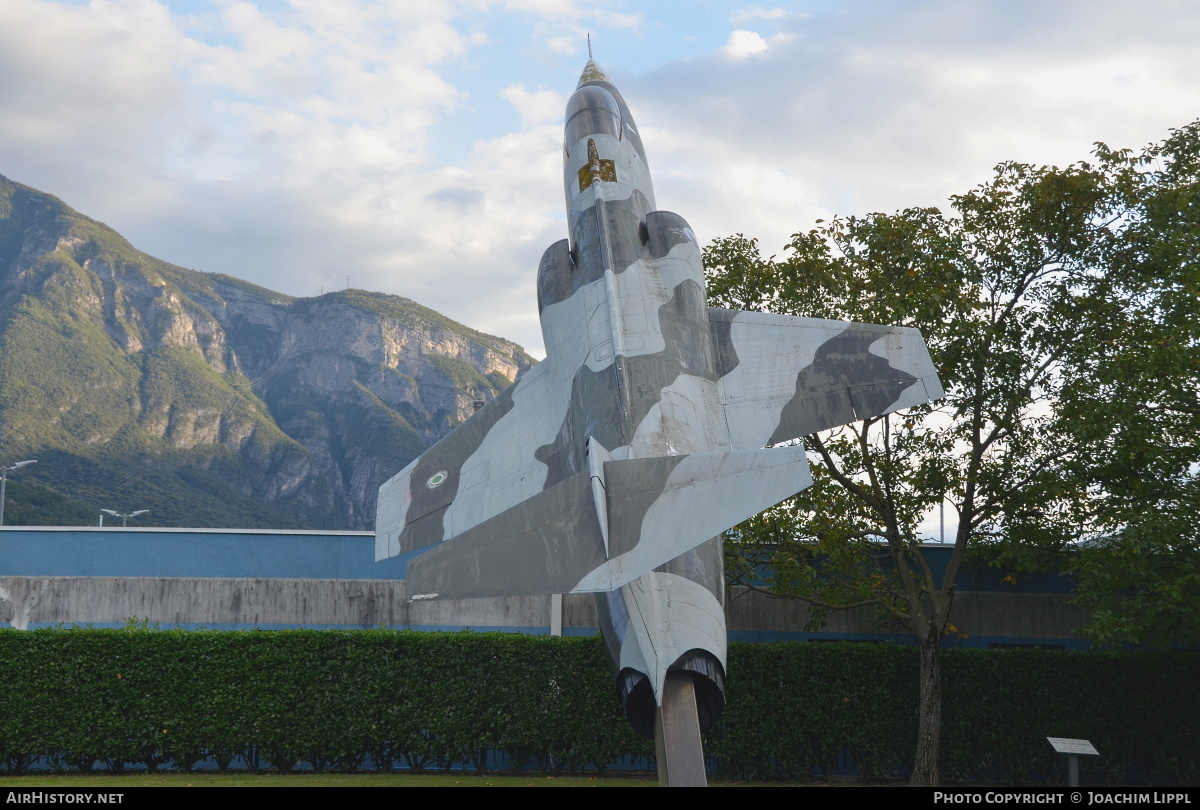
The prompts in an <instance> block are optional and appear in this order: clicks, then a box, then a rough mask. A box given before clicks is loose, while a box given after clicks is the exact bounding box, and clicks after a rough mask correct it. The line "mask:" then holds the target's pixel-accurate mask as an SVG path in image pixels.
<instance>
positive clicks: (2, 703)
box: [0, 629, 1200, 784]
mask: <svg viewBox="0 0 1200 810" xmlns="http://www.w3.org/2000/svg"><path fill="white" fill-rule="evenodd" d="M0 666H2V667H3V671H4V673H5V678H4V680H3V682H2V684H0V759H3V761H4V762H5V763H6V766H7V768H8V770H9V771H21V770H23V769H25V768H27V767H28V766H29V765H30V764H31V763H32V762H33V761H34V760H35V759H37V758H44V759H48V760H49V761H50V762H51V763H53V764H55V765H57V766H62V767H73V768H80V769H85V770H86V769H90V768H94V767H97V765H99V766H101V767H107V768H112V769H115V770H121V769H124V768H125V767H127V766H130V765H137V764H139V763H140V764H144V765H145V766H146V767H148V768H151V769H155V768H158V767H160V766H164V765H167V764H170V765H171V766H172V767H176V768H190V767H192V766H193V765H194V764H195V763H197V762H199V761H200V760H202V759H204V758H206V757H213V758H215V759H216V761H217V762H218V764H219V765H221V766H222V767H228V765H229V764H230V763H231V762H233V761H234V760H235V759H238V758H240V759H241V760H244V761H246V762H249V763H250V764H251V765H252V766H253V767H258V766H260V765H262V766H264V767H265V766H268V765H269V766H270V767H274V768H278V769H280V770H288V769H291V768H294V767H296V766H298V765H301V764H306V765H307V766H309V767H312V768H315V769H319V770H323V769H327V768H339V769H355V768H360V767H380V766H382V767H389V768H390V767H394V766H397V765H398V766H401V767H409V768H415V769H424V768H444V767H448V766H449V765H450V764H451V763H460V764H464V765H467V766H473V767H476V768H483V767H485V765H486V756H487V752H488V751H489V749H490V750H496V751H501V752H505V753H506V754H507V756H508V758H509V761H510V762H511V764H512V767H514V768H526V767H534V768H539V769H542V770H560V769H562V768H567V769H571V770H575V769H580V768H584V767H588V766H592V767H595V766H599V767H603V766H604V765H606V764H609V763H612V762H615V761H617V760H618V759H620V758H622V757H624V756H628V755H633V756H648V755H651V754H653V744H652V743H651V742H649V741H647V740H643V739H642V738H640V737H638V736H637V735H636V734H635V733H634V732H633V731H632V729H631V728H630V727H629V726H628V724H627V723H626V722H625V721H624V719H623V717H622V716H621V711H620V706H619V704H618V701H617V699H616V697H615V694H614V691H613V688H612V682H611V678H610V676H609V670H608V665H607V662H606V660H605V656H604V650H603V646H602V644H601V643H600V640H599V639H598V638H548V637H545V636H522V635H516V634H504V633H499V634H474V633H446V634H442V633H418V632H407V631H387V630H379V631H344V632H343V631H304V630H296V631H282V632H263V631H254V632H215V631H206V632H185V631H156V630H146V629H126V630H90V629H88V630H80V629H71V630H37V631H32V632H21V631H14V630H5V631H0ZM917 666H918V662H917V655H916V649H915V648H911V647H900V646H892V645H863V644H736V643H735V644H731V645H730V652H729V703H728V706H727V707H726V711H725V714H724V716H723V718H722V721H721V723H720V725H719V726H718V727H717V728H715V729H713V730H712V731H711V732H710V733H709V735H708V737H707V740H706V750H707V752H708V754H709V755H710V756H711V757H713V758H714V759H715V761H716V762H717V764H718V766H719V768H720V769H721V770H722V771H723V772H724V773H725V774H727V775H728V776H731V777H734V778H790V779H795V778H802V777H804V776H807V775H808V774H810V773H813V772H814V771H815V772H824V773H829V772H831V771H833V770H834V768H835V767H836V766H837V764H838V762H839V757H841V758H844V757H845V756H847V755H849V756H850V757H852V758H853V761H854V763H855V765H856V767H857V768H858V770H859V772H860V773H862V774H863V775H864V776H885V775H897V774H903V773H905V772H906V769H907V767H908V763H909V762H910V761H911V757H912V754H913V745H914V743H913V740H914V735H915V730H916V721H917ZM943 673H944V676H945V683H944V687H943V692H944V696H945V704H944V708H943V723H944V725H943V732H942V740H943V744H942V751H943V755H942V758H943V767H944V769H945V770H944V773H945V776H946V777H947V778H950V779H998V780H1004V781H1006V782H1022V781H1029V780H1046V781H1059V782H1060V781H1062V777H1063V776H1064V775H1065V766H1064V765H1063V763H1062V761H1061V759H1060V758H1058V757H1057V756H1056V755H1055V754H1054V753H1053V752H1052V751H1051V749H1050V746H1049V745H1048V744H1047V742H1046V740H1045V738H1046V737H1047V736H1051V735H1053V736H1065V737H1082V738H1086V739H1090V740H1091V741H1092V742H1093V743H1094V744H1095V745H1096V747H1097V748H1098V749H1099V751H1100V752H1101V754H1102V757H1101V758H1100V759H1099V760H1098V761H1096V760H1092V761H1090V762H1089V761H1086V760H1085V762H1084V764H1085V765H1086V766H1090V771H1085V774H1084V775H1085V777H1088V778H1090V779H1092V780H1096V781H1119V780H1122V779H1126V778H1128V777H1129V775H1130V774H1131V773H1134V774H1141V775H1142V777H1143V778H1148V779H1150V780H1151V781H1153V782H1155V783H1170V782H1176V783H1188V784H1194V783H1196V782H1197V781H1198V780H1200V766H1198V764H1197V763H1200V735H1198V734H1197V733H1196V729H1197V728H1198V727H1200V696H1198V695H1197V690H1196V688H1195V685H1196V684H1197V683H1198V682H1200V655H1198V654H1195V653H1109V654H1100V653H1069V652H1056V651H1042V650H951V651H947V652H946V653H945V658H944V664H943ZM841 761H842V762H844V761H845V760H844V759H842V760H841Z"/></svg>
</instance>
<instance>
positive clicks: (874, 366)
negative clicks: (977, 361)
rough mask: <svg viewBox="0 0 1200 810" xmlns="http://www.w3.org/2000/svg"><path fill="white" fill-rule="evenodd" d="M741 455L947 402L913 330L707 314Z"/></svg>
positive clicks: (728, 413) (788, 317)
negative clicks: (889, 414)
mask: <svg viewBox="0 0 1200 810" xmlns="http://www.w3.org/2000/svg"><path fill="white" fill-rule="evenodd" d="M709 326H710V329H711V330H712V334H713V342H714V345H715V346H716V350H717V353H718V357H719V365H720V367H721V368H722V369H727V370H728V371H727V373H725V374H724V375H723V376H722V377H721V378H720V380H719V382H718V387H719V396H720V399H721V405H722V407H723V408H724V410H725V415H726V420H727V422H728V425H729V432H730V437H731V439H732V443H733V449H734V450H742V449H752V448H758V447H764V446H767V445H773V444H779V443H780V442H785V441H788V440H790V439H795V438H798V437H800V436H807V435H808V434H810V433H816V432H817V431H820V430H825V429H827V428H831V427H837V426H838V425H845V424H849V423H850V422H854V421H857V420H859V419H867V418H869V417H873V416H882V415H883V414H885V413H891V412H892V411H896V410H899V409H901V408H910V407H912V406H914V405H919V404H921V403H923V402H929V401H931V400H935V399H940V398H941V397H942V396H943V395H944V391H943V390H942V385H941V383H940V382H939V381H938V377H937V372H936V371H935V370H934V367H933V361H932V360H931V359H930V357H929V349H928V348H927V347H926V346H925V341H924V340H923V339H922V337H921V333H920V332H918V331H917V330H916V329H912V328H908V327H899V326H875V325H872V324H862V323H850V322H848V321H828V320H822V319H819V318H799V317H794V316H791V315H770V314H766V313H762V312H740V311H737V310H730V309H718V308H713V309H710V310H709Z"/></svg>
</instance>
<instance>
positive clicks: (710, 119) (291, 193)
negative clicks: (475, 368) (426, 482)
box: [0, 0, 1200, 351]
mask: <svg viewBox="0 0 1200 810" xmlns="http://www.w3.org/2000/svg"><path fill="white" fill-rule="evenodd" d="M198 8H199V10H198V11H196V12H195V13H192V14H189V15H187V16H178V15H172V14H171V13H169V12H168V10H167V9H166V7H164V6H163V5H161V4H160V3H159V2H155V1H154V0H92V2H90V3H88V4H87V5H78V4H75V3H73V2H59V1H58V0H0V173H3V174H5V175H7V176H11V177H12V178H13V179H16V180H18V181H21V182H25V183H29V184H31V185H34V186H37V187H39V188H42V189H44V190H46V191H50V192H52V193H55V194H57V195H59V196H61V197H62V198H63V199H65V200H66V201H67V202H68V203H69V204H71V205H73V206H75V207H76V208H78V209H80V210H81V211H82V212H84V213H86V214H88V215H90V216H95V217H98V218H100V219H102V220H105V221H108V222H109V224H112V225H114V226H115V227H117V228H118V229H119V230H121V231H122V232H123V233H125V234H126V235H127V236H129V237H130V238H131V239H132V240H133V241H134V243H135V244H137V245H138V246H139V247H141V248H143V249H145V250H147V251H148V252H150V253H154V254H156V255H160V256H162V257H163V258H165V259H168V260H172V261H177V262H180V263H183V264H186V265H188V266H192V267H196V268H197V269H201V270H213V271H222V272H229V273H232V274H234V275H239V276H242V277H246V278H248V279H250V280H252V281H255V282H256V283H260V284H263V285H265V286H268V287H274V288H276V289H280V290H282V291H284V292H289V293H292V294H302V295H305V294H315V293H317V292H318V291H319V290H320V288H321V287H322V285H323V286H324V287H325V288H326V289H331V288H337V287H340V286H342V284H344V283H345V277H346V275H350V276H351V283H352V284H354V285H355V286H358V287H364V288H367V289H376V290H381V291H385V292H391V293H397V294H400V295H407V296H409V297H411V298H414V299H416V300H418V301H420V302H421V303H423V304H425V305H427V306H431V307H434V308H435V309H439V310H441V311H443V312H445V313H446V314H447V315H449V316H450V317H454V318H457V319H460V320H462V321H464V322H466V323H469V324H470V325H471V326H474V327H476V328H480V329H483V330H485V331H490V332H493V333H497V334H502V335H504V336H506V337H509V338H512V339H515V340H517V341H518V342H522V343H525V344H526V345H527V346H528V347H529V348H531V349H533V350H534V351H537V349H538V346H539V345H540V336H539V335H540V332H539V328H538V324H537V317H536V304H535V301H534V292H533V288H534V275H535V269H536V264H537V260H538V257H539V256H540V254H541V252H542V250H543V249H544V248H545V247H546V246H547V245H549V244H550V243H551V242H553V241H555V240H557V239H559V238H561V237H562V236H563V235H565V234H564V224H563V212H562V186H561V183H562V177H561V171H562V170H561V143H560V140H561V129H560V127H561V123H562V122H561V115H562V108H563V104H564V102H565V98H566V96H567V94H569V93H570V91H571V89H572V88H573V85H574V78H575V76H576V75H577V73H576V71H577V70H578V65H577V64H575V65H573V66H572V67H571V68H570V69H566V68H564V67H562V65H564V64H565V63H566V62H569V61H571V60H563V59H562V58H561V57H560V56H558V54H565V53H569V54H570V55H571V59H572V60H578V58H579V57H581V56H582V55H583V52H584V48H585V34H586V32H587V31H588V30H591V31H593V32H598V31H603V32H604V36H605V37H606V40H607V42H606V48H605V52H606V53H619V52H620V49H621V48H622V47H624V48H626V49H627V51H628V50H629V49H636V50H637V52H638V53H646V52H648V49H652V48H653V47H655V46H656V45H657V44H658V42H659V40H660V39H662V38H663V37H664V32H671V33H672V34H678V36H676V37H675V39H676V40H677V41H678V42H680V43H685V44H684V45H679V46H678V47H685V48H687V50H686V51H684V52H677V53H681V54H682V55H679V56H678V57H676V58H670V59H667V58H665V57H664V58H663V60H662V62H661V63H659V64H657V65H653V63H651V64H652V67H650V68H643V69H641V72H640V73H635V72H634V71H633V70H631V69H627V70H626V71H625V72H624V73H622V72H621V68H622V67H623V66H622V65H621V64H620V63H619V61H613V60H612V58H611V57H610V58H606V59H605V60H604V64H605V67H606V68H608V69H609V70H610V72H612V74H613V75H617V76H619V77H620V78H619V79H618V81H619V82H620V83H621V88H622V91H623V93H624V95H625V97H626V99H627V101H628V102H629V103H630V105H631V106H632V109H633V113H634V115H635V116H636V117H637V120H638V123H639V125H640V129H641V132H642V135H643V139H644V141H645V144H646V149H647V151H648V153H649V158H650V163H651V166H652V168H653V171H654V178H655V186H656V190H657V195H658V202H659V204H660V205H662V206H663V207H664V208H669V209H671V210H675V211H678V212H679V213H680V214H681V215H683V216H685V217H686V218H688V219H689V220H690V221H691V223H692V225H693V227H694V228H695V230H696V231H697V233H698V234H700V235H701V238H702V239H708V238H713V237H716V236H721V235H726V234H730V233H734V232H739V231H740V232H743V233H746V234H747V235H750V236H757V237H760V238H761V239H762V242H763V245H764V249H766V250H767V251H768V252H774V251H775V250H778V249H779V248H781V247H782V246H783V244H784V243H785V242H786V239H787V237H788V235H789V234H790V233H792V232H793V231H796V230H800V229H806V228H809V227H811V226H812V222H813V220H814V219H816V218H818V217H823V218H828V217H829V216H830V215H832V214H836V213H842V214H852V213H864V212H866V211H870V210H892V209H895V208H899V207H903V206H909V205H945V200H946V197H947V196H948V195H950V194H953V193H959V192H962V191H965V190H966V189H968V188H970V187H971V186H973V185H975V184H977V183H979V182H982V181H984V180H986V179H987V177H988V176H989V174H990V171H991V167H992V166H993V165H995V164H996V163H998V162H1000V161H1002V160H1007V159H1016V160H1024V161H1031V162H1057V163H1064V162H1070V161H1073V160H1078V159H1082V158H1086V157H1087V155H1088V152H1089V150H1090V148H1091V144H1092V142H1093V141H1096V140H1104V141H1107V142H1109V143H1110V144H1111V145H1112V146H1132V147H1139V146H1141V145H1143V144H1144V143H1146V142H1148V141H1151V140H1155V139H1161V138H1162V137H1164V136H1165V135H1166V132H1167V129H1168V128H1169V127H1171V126H1180V125H1182V124H1185V123H1187V122H1188V120H1189V119H1190V118H1191V117H1193V116H1194V115H1195V114H1196V112H1195V111H1196V110H1200V46H1198V45H1197V44H1196V43H1198V42H1200V10H1193V8H1192V6H1189V5H1186V4H1174V3H1169V2H1161V3H1155V2H1149V3H1147V4H1145V5H1144V6H1142V7H1139V12H1138V14H1139V23H1138V25H1136V26H1135V25H1130V24H1129V18H1128V11H1127V9H1126V8H1125V6H1124V4H1122V3H1119V2H1116V0H1107V1H1106V0H1089V1H1088V2H1084V1H1083V0H1068V1H1066V2H1063V3H1060V4H1043V3H1035V2H1032V0H1028V2H1015V3H1012V4H992V5H989V4H961V3H958V2H954V1H953V0H917V2H913V3H909V4H904V5H898V4H893V3H888V2H883V0H864V2H856V3H852V4H847V5H844V6H837V7H835V8H834V9H833V11H832V12H831V13H822V14H814V15H812V16H807V17H806V16H803V15H800V14H795V13H790V12H789V9H790V7H788V9H781V8H777V7H774V6H769V5H763V6H751V7H749V8H743V9H741V10H740V11H735V12H733V13H732V15H731V13H730V12H729V10H728V8H729V7H728V6H726V7H724V8H720V7H714V8H715V10H711V11H708V12H705V13H708V14H709V16H708V17H703V15H702V14H701V13H700V12H696V13H695V14H694V15H693V16H694V17H695V18H696V19H692V17H687V18H685V17H683V16H682V13H681V12H667V11H663V12H659V11H657V9H656V10H653V11H652V10H650V9H649V7H648V8H647V10H646V11H645V12H643V13H637V14H630V13H626V12H625V11H624V10H623V9H622V8H621V7H620V6H619V5H616V6H614V5H613V4H612V3H611V2H600V0H594V1H592V0H520V1H519V2H517V1H515V0H514V2H509V3H489V2H486V0H480V2H470V1H469V0H463V2H460V3H451V2H425V3H420V4H415V3H407V4H399V3H387V2H376V1H374V0H355V1H354V2H351V0H346V1H345V2H338V3H329V2H323V1H322V0H290V2H289V3H288V4H286V5H263V6H261V7H259V6H257V5H255V4H252V3H248V2H244V1H243V0H214V2H211V3H210V4H208V5H202V4H198ZM662 8H667V6H665V5H664V6H662ZM614 9H615V10H614ZM693 11H695V9H693ZM656 13H657V14H659V16H657V17H656V16H654V14H656ZM731 18H732V19H733V20H734V23H733V25H734V27H737V28H739V30H737V31H734V32H732V33H729V34H726V28H727V26H729V21H730V19H731ZM755 20H761V21H763V28H762V29H761V30H762V31H763V32H764V33H756V32H754V31H751V30H748V29H749V28H750V27H755V24H754V22H753V21H755ZM705 26H707V27H705ZM722 36H727V37H728V39H727V41H726V42H725V45H724V46H723V47H721V48H717V49H712V43H714V41H720V38H721V37H722ZM491 42H496V43H501V42H502V43H503V49H504V50H505V53H503V54H500V53H499V51H500V50H501V48H500V47H489V45H488V43H491ZM608 43H612V44H611V45H609V44H608ZM686 43H691V44H686ZM705 49H708V50H707V51H706V50H705ZM497 60H504V61H502V62H498V61H497ZM500 65H502V67H501V66H500ZM501 71H503V72H505V73H506V74H507V72H508V71H512V75H505V76H504V77H503V79H501V80H497V78H496V74H497V73H498V72H501ZM480 77H483V78H490V80H491V81H490V83H485V82H481V81H480V80H479V79H480ZM483 87H486V88H487V89H486V90H483V89H481V88H483ZM510 105H511V107H510ZM510 108H511V109H513V110H515V111H516V112H517V116H515V117H514V116H511V115H509V114H508V110H509V109H510ZM498 110H499V114H498V113H497V111H498ZM514 121H516V123H515V124H512V122H514ZM510 124H511V131H505V127H506V126H509V125H510ZM452 128H460V129H452ZM447 136H453V137H456V138H458V140H457V141H456V151H455V152H454V154H455V155H461V156H462V157H456V158H454V159H452V160H449V161H447V160H446V159H445V158H444V154H445V150H442V149H441V148H440V146H441V143H440V142H441V139H443V138H445V137H447Z"/></svg>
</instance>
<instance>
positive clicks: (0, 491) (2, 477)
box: [0, 458, 37, 526]
mask: <svg viewBox="0 0 1200 810" xmlns="http://www.w3.org/2000/svg"><path fill="white" fill-rule="evenodd" d="M29 464H37V459H36V458H31V459H29V460H28V461H18V462H17V463H16V464H14V465H12V466H11V467H5V468H4V469H3V470H0V526H3V525H4V498H5V496H6V495H7V494H8V492H7V490H8V474H9V473H10V472H12V471H13V470H19V469H21V468H22V467H24V466H26V465H29Z"/></svg>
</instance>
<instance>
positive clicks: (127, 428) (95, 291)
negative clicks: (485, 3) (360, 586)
mask: <svg viewBox="0 0 1200 810" xmlns="http://www.w3.org/2000/svg"><path fill="white" fill-rule="evenodd" d="M531 364H532V360H531V359H530V358H529V356H528V355H526V354H525V352H524V351H523V350H522V349H521V348H520V347H519V346H517V345H515V344H513V343H511V342H509V341H506V340H502V339H500V338H496V337H492V336H489V335H484V334H480V333H478V332H475V331H473V330H471V329H468V328H466V327H464V326H462V325H460V324H456V323H454V322H452V321H450V320H448V319H446V318H444V317H442V316H440V315H438V314H437V313H435V312H433V311H432V310H429V309H426V308H424V307H421V306H419V305H418V304H415V303H413V302H412V301H408V300H406V299H403V298H398V297H395V296H387V295H381V294H375V293H368V292H364V291H361V290H347V291H344V292H338V293H330V294H327V295H324V296H321V297H319V298H300V299H298V298H291V297H289V296H286V295H282V294H279V293H275V292H272V291H270V290H266V289H263V288H261V287H256V286H254V285H252V284H249V283H246V282H243V281H239V280H237V279H234V278H230V277H227V276H222V275H216V274H208V273H198V272H195V271H191V270H186V269H183V268H180V267H175V266H173V265H170V264H167V263H166V262H162V261H159V260H157V259H154V258H152V257H150V256H147V255H145V254H143V253H140V252H139V251H137V250H135V249H134V248H133V247H132V246H130V245H129V244H128V243H127V242H126V241H125V240H124V239H122V238H121V237H120V236H119V235H118V234H117V233H115V232H114V231H112V230H111V229H109V228H107V227H105V226H104V225H101V224H100V223H97V222H94V221H92V220H90V219H87V218H86V217H84V216H81V215H80V214H77V213H76V212H74V211H72V210H71V209H70V208H68V207H67V206H66V205H64V204H63V203H61V202H60V201H59V200H57V199H55V198H53V197H51V196H49V195H46V194H43V193H41V192H38V191H36V190H34V189H30V188H27V187H25V186H21V185H19V184H16V183H13V182H11V181H9V180H6V179H4V178H2V177H0V462H4V461H5V460H7V459H13V460H18V459H20V458H37V459H38V460H39V464H38V465H37V467H30V468H26V469H27V470H29V471H30V473H29V477H30V478H31V479H33V480H36V481H37V482H38V483H39V484H40V485H42V486H43V487H48V488H49V489H51V490H55V491H57V492H58V493H61V494H62V495H66V496H67V497H68V498H69V499H71V500H72V501H74V502H75V503H76V504H77V506H78V509H79V510H82V511H84V512H87V511H89V510H90V511H91V513H92V514H96V510H98V509H99V508H115V509H121V510H127V509H143V508H149V509H151V514H150V515H148V516H147V517H148V518H151V519H152V520H153V521H154V522H155V523H156V524H157V525H191V526H246V527H261V526H273V527H279V528H285V527H304V526H311V527H322V528H370V527H371V526H372V525H373V521H374V512H375V497H376V493H377V490H378V487H379V485H380V484H381V483H382V482H383V481H384V480H386V479H387V478H388V477H389V476H391V475H392V474H394V473H395V472H397V471H398V470H399V469H401V468H402V467H403V466H405V465H406V464H407V463H408V462H409V461H410V460H412V459H413V458H415V457H416V456H417V455H418V454H419V453H420V452H421V451H422V450H423V449H424V448H426V447H428V446H429V445H430V444H431V443H432V442H434V441H436V440H437V439H439V438H441V436H443V435H445V434H446V433H447V432H448V431H449V430H450V429H451V428H452V427H453V426H454V425H456V424H458V423H459V422H460V421H462V420H463V419H465V418H467V417H468V416H469V415H470V413H471V412H472V410H473V407H472V403H473V401H474V400H480V399H483V400H486V399H490V398H491V397H493V396H495V395H496V393H498V392H499V391H501V390H503V389H504V388H505V387H507V386H508V385H509V384H510V383H511V382H512V381H513V380H515V379H516V377H517V376H518V375H519V374H521V373H522V372H523V371H525V370H526V369H528V368H529V367H530V365H531ZM34 470H36V472H34ZM24 473H25V471H24V470H23V471H22V474H24ZM17 495H18V502H17V503H16V504H14V506H13V507H11V509H15V510H16V512H15V513H14V512H12V511H10V516H11V515H13V514H17V515H19V516H20V517H23V518H24V520H26V521H28V522H32V523H48V522H56V521H54V520H51V519H48V516H47V515H38V514H37V513H36V512H29V514H21V504H20V503H19V491H18V493H17ZM27 511H28V510H27ZM9 522H12V521H11V520H10V521H9Z"/></svg>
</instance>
